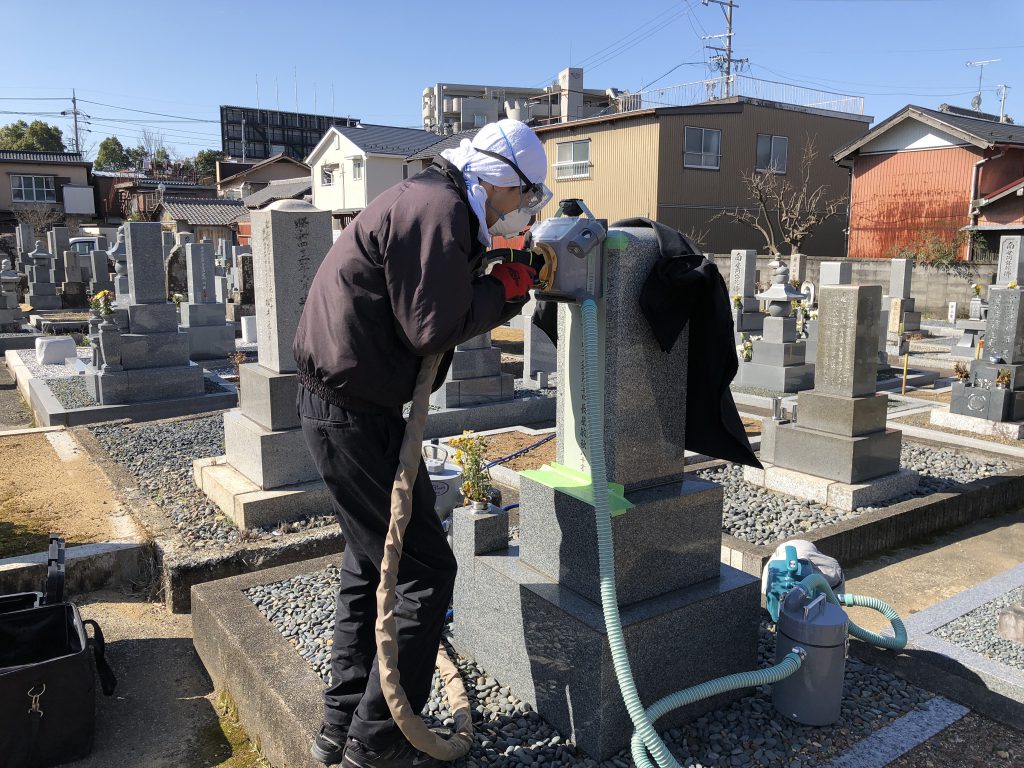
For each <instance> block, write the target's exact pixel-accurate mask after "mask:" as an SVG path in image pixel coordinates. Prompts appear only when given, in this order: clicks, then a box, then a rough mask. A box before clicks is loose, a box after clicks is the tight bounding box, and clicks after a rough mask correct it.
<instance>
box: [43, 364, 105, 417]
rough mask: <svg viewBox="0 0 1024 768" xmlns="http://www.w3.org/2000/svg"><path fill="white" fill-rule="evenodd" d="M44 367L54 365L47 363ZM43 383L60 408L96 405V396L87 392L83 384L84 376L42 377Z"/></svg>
mask: <svg viewBox="0 0 1024 768" xmlns="http://www.w3.org/2000/svg"><path fill="white" fill-rule="evenodd" d="M44 367H45V368H54V367H56V366H51V365H47V366H44ZM43 384H45V385H46V386H47V387H49V389H50V392H51V393H53V396H54V397H55V398H57V402H58V403H60V405H61V407H62V408H66V409H68V410H71V409H72V408H91V407H92V406H94V405H98V403H97V402H96V398H94V397H93V396H92V393H91V392H89V389H88V387H86V385H85V377H84V376H61V377H60V378H56V379H43Z"/></svg>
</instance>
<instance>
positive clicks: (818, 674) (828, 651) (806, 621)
mask: <svg viewBox="0 0 1024 768" xmlns="http://www.w3.org/2000/svg"><path fill="white" fill-rule="evenodd" d="M848 638H849V619H848V618H847V616H846V612H845V611H843V609H842V608H840V607H839V606H838V605H835V604H834V603H830V602H828V598H827V597H826V596H825V595H823V594H821V595H817V596H816V597H813V598H812V597H810V596H809V595H808V594H807V592H806V591H805V590H804V589H803V588H802V587H794V588H793V589H791V590H790V591H789V592H788V593H787V594H786V597H785V598H784V599H783V601H782V609H781V610H780V611H779V620H778V622H777V623H776V625H775V661H776V663H778V662H780V661H782V659H783V658H784V657H785V655H786V654H787V653H789V652H790V651H791V650H792V649H793V647H794V646H797V645H798V646H800V647H801V648H803V649H804V650H805V651H806V652H807V656H806V657H805V658H804V662H803V664H802V666H801V667H800V669H799V670H797V672H796V673H795V674H793V675H790V676H789V677H787V678H786V679H785V680H781V681H779V682H777V683H775V684H774V685H773V686H772V701H773V703H774V704H775V708H776V709H777V710H778V711H779V713H780V714H783V715H785V716H786V717H788V718H789V719H791V720H795V721H796V722H798V723H803V724H804V725H829V724H830V723H834V722H835V721H836V720H838V719H839V711H840V707H841V706H842V701H843V673H844V672H845V671H846V648H847V642H848Z"/></svg>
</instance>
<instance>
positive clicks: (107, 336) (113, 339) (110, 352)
mask: <svg viewBox="0 0 1024 768" xmlns="http://www.w3.org/2000/svg"><path fill="white" fill-rule="evenodd" d="M99 337H100V354H101V356H102V357H103V370H104V371H120V370H122V369H121V331H120V330H119V329H118V327H117V324H116V323H115V322H113V317H112V316H111V315H106V316H105V317H104V320H103V324H102V325H100V327H99Z"/></svg>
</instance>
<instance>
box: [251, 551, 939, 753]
mask: <svg viewBox="0 0 1024 768" xmlns="http://www.w3.org/2000/svg"><path fill="white" fill-rule="evenodd" d="M337 577H338V572H337V570H336V569H335V568H329V569H327V570H326V571H322V572H320V573H317V574H310V575H307V576H301V577H297V578H294V579H291V580H289V581H284V582H280V583H277V584H269V585H265V586H260V587H254V588H252V589H250V590H248V592H247V593H246V594H247V595H248V597H249V599H250V600H252V602H253V603H254V604H255V605H256V607H257V608H258V609H259V610H260V612H262V613H263V614H264V616H266V617H267V618H268V619H269V620H270V621H271V622H272V623H273V624H274V626H275V627H277V628H278V629H279V630H280V631H281V633H282V634H283V635H284V636H285V637H286V638H287V639H288V640H289V642H291V643H292V645H294V646H295V648H296V650H297V651H298V652H299V653H300V654H301V655H302V657H303V658H305V659H306V661H307V662H308V663H309V664H310V666H312V667H313V669H314V670H316V672H317V673H318V674H319V675H320V677H321V678H323V679H324V680H325V681H326V680H327V678H328V675H329V672H328V667H329V659H330V642H331V637H332V630H333V619H334V594H335V589H336V585H337ZM774 644H775V643H774V633H773V632H772V631H771V630H770V627H769V625H767V624H762V625H761V630H760V641H759V643H758V656H759V659H758V663H759V665H760V666H766V665H768V664H771V663H772V661H773V660H774ZM449 652H450V650H449ZM457 661H458V666H459V669H460V671H461V672H462V676H463V680H464V681H465V682H466V687H467V693H468V694H469V698H470V706H472V707H473V708H474V710H475V712H476V716H475V717H476V723H475V726H476V738H475V744H474V746H473V748H472V750H471V752H470V754H469V756H468V757H467V758H464V759H463V760H461V761H459V762H458V763H456V765H460V766H477V765H487V766H509V768H525V766H531V765H534V766H537V765H545V766H579V768H594V766H597V765H598V763H597V761H595V760H593V759H591V758H588V757H586V756H585V755H582V754H580V753H578V752H577V751H576V749H575V748H574V747H573V746H572V745H571V744H569V743H566V741H565V739H564V737H563V736H562V735H561V734H559V733H558V732H557V731H555V730H554V729H553V728H551V726H549V725H548V724H547V723H545V722H544V720H543V719H541V718H540V717H539V716H538V715H537V714H536V713H535V712H532V711H531V710H530V706H529V704H526V703H525V702H522V701H520V700H519V699H517V698H516V697H515V695H514V694H513V693H512V692H511V691H509V689H508V688H505V687H503V686H502V685H501V683H500V681H497V680H495V679H494V678H493V677H490V676H489V675H488V674H487V672H486V671H484V670H483V669H481V668H480V667H478V666H477V665H476V664H474V663H473V662H471V661H467V660H465V659H461V658H460V659H458V660H457ZM770 690H771V689H770V687H768V686H764V687H761V688H758V689H757V690H756V691H755V692H754V693H753V694H751V695H749V696H746V697H745V698H743V699H741V700H740V701H737V702H735V703H733V704H731V705H729V706H728V707H723V708H722V709H718V710H715V711H713V712H710V713H708V714H706V715H704V716H702V717H699V718H697V719H696V720H694V721H693V722H691V723H688V724H687V725H685V726H683V727H681V728H672V729H669V730H666V731H664V732H663V733H662V736H663V738H665V739H666V741H667V742H668V745H669V747H670V748H671V749H672V751H673V752H674V753H675V755H676V757H677V758H678V759H679V761H680V762H681V763H682V764H683V765H685V766H692V767H694V768H696V767H698V766H707V767H708V768H710V767H711V766H715V767H716V768H717V767H718V766H736V767H737V768H740V767H745V766H771V767H772V768H783V767H785V768H810V766H813V765H816V764H817V763H819V762H821V761H824V760H827V759H829V758H831V757H833V756H835V755H838V754H840V753H842V752H844V751H845V750H846V749H848V748H849V747H850V746H851V745H852V744H853V743H855V742H856V741H858V740H860V739H861V738H863V737H865V736H866V735H868V734H870V733H872V732H873V731H875V730H877V729H878V728H880V727H881V726H883V725H885V724H887V723H889V722H891V721H893V720H895V719H896V718H898V717H901V716H902V715H904V714H906V713H907V712H910V711H912V710H914V709H916V708H918V707H919V706H920V705H921V704H923V703H924V702H925V701H927V700H928V699H929V698H930V697H931V694H929V693H928V692H926V691H923V690H921V689H919V688H916V687H914V686H912V685H909V684H908V683H906V682H904V681H902V680H900V679H899V678H897V677H896V676H894V675H891V674H889V673H888V672H885V671H883V670H880V669H877V668H875V667H872V666H869V665H867V664H863V663H861V662H860V661H858V660H856V659H854V658H851V659H849V660H848V661H847V665H846V680H845V688H844V692H845V696H844V699H843V708H842V715H841V719H840V721H839V722H838V723H836V724H834V725H831V726H829V727H827V728H811V727H806V726H801V725H797V724H796V723H793V722H790V721H789V720H786V719H785V718H782V717H779V716H778V715H776V713H775V711H774V709H773V707H772V703H771V693H770ZM424 714H426V715H428V716H429V718H430V719H431V720H432V722H430V723H429V724H430V725H441V724H448V725H450V724H451V722H452V721H451V719H450V713H449V711H448V708H447V701H446V699H445V697H444V696H443V695H442V693H441V692H440V691H439V684H438V680H437V676H436V675H435V676H434V686H433V689H432V690H431V694H430V698H429V700H428V702H427V705H426V707H425V708H424ZM630 764H631V760H630V758H629V756H628V753H627V752H622V753H620V754H619V755H617V756H616V757H614V758H612V759H611V760H608V761H605V762H604V763H603V764H601V765H602V766H604V768H628V766H629V765H630Z"/></svg>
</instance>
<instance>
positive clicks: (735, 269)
mask: <svg viewBox="0 0 1024 768" xmlns="http://www.w3.org/2000/svg"><path fill="white" fill-rule="evenodd" d="M756 293H757V251H744V250H734V251H733V252H732V255H731V260H730V265H729V300H730V301H731V302H733V309H734V312H735V316H734V325H735V326H736V331H737V332H739V331H743V332H745V333H747V332H757V331H760V330H761V328H762V323H763V322H764V315H763V314H762V313H761V311H760V303H759V302H758V300H757V297H756V295H755V294H756ZM737 296H739V301H740V305H739V307H736V304H735V302H736V297H737Z"/></svg>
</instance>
